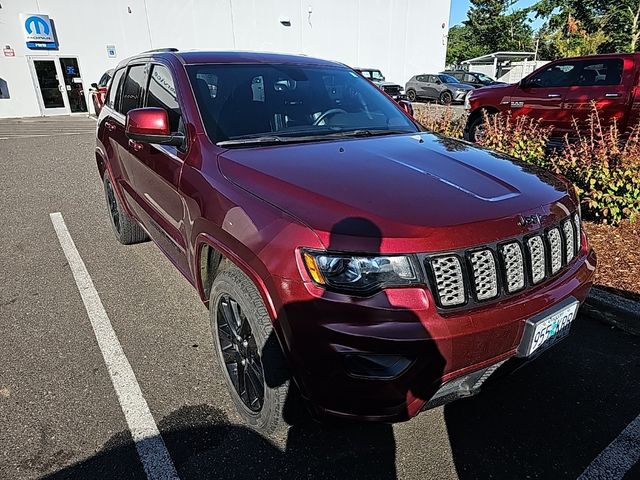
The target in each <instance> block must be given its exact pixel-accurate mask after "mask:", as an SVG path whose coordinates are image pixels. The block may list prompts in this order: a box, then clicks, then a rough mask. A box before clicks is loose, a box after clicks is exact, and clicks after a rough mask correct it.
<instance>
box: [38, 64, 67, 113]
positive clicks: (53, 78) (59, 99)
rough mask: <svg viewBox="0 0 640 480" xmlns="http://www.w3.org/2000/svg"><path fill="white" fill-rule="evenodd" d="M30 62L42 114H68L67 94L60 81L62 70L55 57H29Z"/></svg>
mask: <svg viewBox="0 0 640 480" xmlns="http://www.w3.org/2000/svg"><path fill="white" fill-rule="evenodd" d="M30 63H31V71H32V75H33V76H34V80H35V81H36V90H37V91H38V96H39V98H38V100H39V102H40V107H41V109H42V113H43V115H66V114H68V113H69V109H68V106H67V95H66V92H65V87H64V85H63V83H62V72H61V71H60V67H59V65H58V64H57V62H56V59H55V58H51V59H48V58H47V59H45V58H31V59H30Z"/></svg>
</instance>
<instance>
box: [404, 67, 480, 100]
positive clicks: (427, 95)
mask: <svg viewBox="0 0 640 480" xmlns="http://www.w3.org/2000/svg"><path fill="white" fill-rule="evenodd" d="M473 89H474V88H473V87H472V86H471V85H467V84H466V83H461V82H460V81H459V80H458V79H457V78H455V77H452V76H451V75H447V74H445V73H438V74H423V75H414V76H413V77H411V79H410V80H409V81H408V82H407V85H406V88H405V92H406V94H407V98H408V99H409V100H410V101H412V102H413V101H416V100H423V99H424V100H437V101H438V102H439V103H441V104H443V105H450V104H451V103H454V102H458V103H462V102H464V97H465V96H466V95H467V93H468V92H470V91H471V90H473Z"/></svg>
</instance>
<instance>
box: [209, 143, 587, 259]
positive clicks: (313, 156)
mask: <svg viewBox="0 0 640 480" xmlns="http://www.w3.org/2000/svg"><path fill="white" fill-rule="evenodd" d="M218 159H219V166H220V169H221V171H222V173H223V175H225V176H226V177H227V178H228V179H229V180H230V181H232V182H233V183H235V184H236V185H238V186H240V187H241V188H243V189H245V190H247V191H249V192H251V193H253V194H254V195H256V196H258V197H260V198H262V199H263V200H265V201H267V202H269V203H271V204H273V205H275V206H277V207H278V208H280V209H281V210H283V211H285V212H287V213H289V214H290V215H293V216H294V217H296V218H298V219H299V220H300V221H302V222H303V223H305V224H307V225H308V226H310V227H311V228H312V229H314V230H315V231H316V233H318V235H319V236H320V238H323V236H324V234H329V233H330V232H331V230H332V228H333V227H334V225H336V224H337V223H338V222H340V221H341V220H344V219H345V218H347V217H364V218H367V219H369V220H371V221H372V222H374V223H375V224H376V225H377V226H378V227H379V228H380V230H381V231H382V233H383V236H384V237H385V238H386V237H390V238H396V239H400V238H404V239H420V242H422V244H420V245H421V246H419V245H418V244H411V245H410V243H411V242H410V243H405V244H404V247H402V248H405V250H406V251H409V250H408V248H418V250H416V251H428V250H426V249H425V248H426V245H428V246H429V247H430V248H431V250H432V251H433V250H438V249H440V248H458V247H457V246H455V247H454V244H455V243H456V242H459V243H460V246H464V247H466V246H470V245H473V244H474V242H477V243H478V244H480V243H486V242H488V241H495V240H498V239H501V238H505V237H504V236H505V235H518V234H522V233H526V231H525V230H523V228H525V227H520V226H519V225H518V223H519V220H518V219H519V218H520V214H526V213H529V214H530V213H534V212H535V213H536V214H539V215H540V216H541V217H540V218H542V219H543V220H542V222H541V223H542V225H543V226H544V225H545V224H549V223H551V222H552V221H554V218H555V217H557V216H559V215H565V216H566V214H568V213H569V211H570V210H573V209H574V206H573V202H572V200H571V199H569V197H568V195H567V184H566V183H565V182H564V181H562V180H560V179H559V178H558V177H555V176H553V175H552V174H550V173H548V172H546V171H544V170H542V169H538V168H536V167H533V166H530V165H525V164H522V163H519V162H517V161H515V160H512V159H510V158H508V157H505V156H501V155H499V154H497V153H494V152H490V151H487V150H482V149H479V148H476V147H473V146H471V145H470V144H468V143H466V142H461V141H457V140H452V139H449V138H445V137H440V136H437V135H434V134H430V133H419V134H413V135H411V134H406V135H394V136H383V137H373V138H358V139H348V140H339V141H325V142H317V143H305V144H292V145H281V146H274V147H255V148H242V149H232V150H226V151H224V152H223V153H222V154H220V155H219V158H218ZM559 203H563V204H564V206H561V205H559ZM556 204H558V205H556ZM554 205H555V206H554ZM563 212H564V213H563ZM547 219H548V221H547ZM501 222H502V223H501ZM469 227H473V229H474V230H475V231H477V232H479V233H478V235H477V236H475V237H474V238H473V239H471V238H469V230H468V229H469ZM536 228H540V225H538V226H537V227H536ZM452 229H453V230H455V229H458V234H456V233H455V232H453V231H452ZM425 242H427V243H426V244H425ZM420 249H422V250H420Z"/></svg>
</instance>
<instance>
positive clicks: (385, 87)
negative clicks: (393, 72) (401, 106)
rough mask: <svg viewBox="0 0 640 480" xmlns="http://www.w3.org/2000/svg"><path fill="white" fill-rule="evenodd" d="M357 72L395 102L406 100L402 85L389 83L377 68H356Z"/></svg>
mask: <svg viewBox="0 0 640 480" xmlns="http://www.w3.org/2000/svg"><path fill="white" fill-rule="evenodd" d="M354 70H355V71H356V72H358V73H359V74H360V75H362V76H363V77H364V78H366V79H367V80H369V81H370V82H372V83H373V84H374V85H375V86H376V87H378V88H379V89H380V90H382V91H383V92H384V93H386V94H387V95H389V96H390V97H391V98H393V99H394V100H402V99H404V98H405V96H404V90H403V89H402V85H398V84H397V83H393V82H387V80H386V79H385V76H384V75H383V74H382V72H381V71H380V70H379V69H377V68H360V67H356V68H354Z"/></svg>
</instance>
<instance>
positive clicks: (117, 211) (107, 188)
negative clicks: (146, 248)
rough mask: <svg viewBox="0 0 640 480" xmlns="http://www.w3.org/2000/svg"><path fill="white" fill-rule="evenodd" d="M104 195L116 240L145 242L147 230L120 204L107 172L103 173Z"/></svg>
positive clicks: (125, 242)
mask: <svg viewBox="0 0 640 480" xmlns="http://www.w3.org/2000/svg"><path fill="white" fill-rule="evenodd" d="M103 184H104V195H105V198H106V200H107V208H108V209H109V219H110V220H111V226H112V227H113V233H114V234H115V236H116V238H117V239H118V241H119V242H120V243H121V244H123V245H131V244H134V243H140V242H146V241H147V240H149V237H148V236H147V232H145V231H144V229H143V228H142V227H141V226H140V224H139V223H138V222H136V221H135V220H134V219H133V218H131V217H130V216H129V215H128V214H127V212H126V211H125V210H124V208H122V205H120V201H119V200H118V196H117V195H116V192H115V189H114V186H113V184H112V183H111V179H110V178H109V174H108V173H107V172H105V174H104V181H103Z"/></svg>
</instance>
